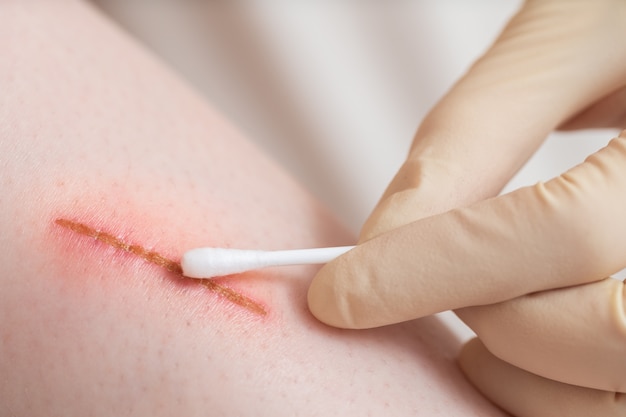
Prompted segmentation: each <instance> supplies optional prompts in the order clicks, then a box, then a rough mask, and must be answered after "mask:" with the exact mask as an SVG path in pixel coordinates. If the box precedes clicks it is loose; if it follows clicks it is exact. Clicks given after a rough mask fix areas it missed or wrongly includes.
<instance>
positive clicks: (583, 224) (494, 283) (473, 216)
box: [308, 0, 626, 417]
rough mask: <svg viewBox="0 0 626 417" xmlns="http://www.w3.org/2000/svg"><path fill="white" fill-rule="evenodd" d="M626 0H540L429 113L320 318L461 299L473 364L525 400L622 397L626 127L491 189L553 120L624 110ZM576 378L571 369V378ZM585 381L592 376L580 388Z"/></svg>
mask: <svg viewBox="0 0 626 417" xmlns="http://www.w3.org/2000/svg"><path fill="white" fill-rule="evenodd" d="M625 85H626V1H624V0H529V1H527V2H526V3H525V4H524V5H523V7H522V8H521V10H520V11H519V12H518V14H517V15H516V16H514V18H513V19H512V20H511V22H510V23H509V24H508V26H507V27H506V28H505V30H504V31H503V33H502V34H501V36H500V37H499V38H498V39H497V41H496V42H495V44H494V45H493V46H492V47H491V49H490V50H489V51H488V52H487V53H486V54H485V56H483V57H482V58H481V59H479V60H478V61H477V62H476V63H475V64H474V65H473V67H472V68H471V69H470V70H469V72H468V73H467V74H466V75H465V76H464V77H463V78H462V79H461V80H460V81H459V82H458V83H457V84H456V85H455V86H454V87H453V88H452V89H451V91H450V92H449V93H448V94H447V95H446V96H445V97H444V98H443V99H442V101H441V102H440V103H439V104H438V105H437V106H436V107H435V108H434V109H433V110H432V112H431V113H430V114H429V115H428V116H427V117H426V119H425V120H424V122H423V124H422V125H421V127H420V129H419V130H418V132H417V134H416V138H415V140H414V143H413V146H412V148H411V151H410V154H409V156H408V159H407V161H406V162H405V163H404V165H403V166H402V168H401V169H400V171H399V172H398V174H397V175H396V177H395V178H394V180H393V181H392V183H391V185H390V186H389V188H388V189H387V191H386V192H385V194H384V196H383V198H382V199H381V201H380V203H379V204H378V206H377V207H376V209H375V211H374V213H373V214H372V216H371V217H370V219H369V220H368V221H367V222H366V224H365V226H364V228H363V231H362V235H361V239H360V244H359V245H358V246H357V248H355V249H354V250H352V251H350V252H348V253H347V254H346V255H344V256H342V257H340V258H338V259H336V260H335V261H333V262H331V263H329V264H327V265H326V266H325V267H324V268H322V269H321V270H320V272H319V273H318V275H317V276H316V277H315V279H314V281H313V283H312V285H311V287H310V290H309V296H308V297H309V298H308V299H309V306H310V309H311V311H312V313H313V314H314V315H315V316H316V317H317V318H318V319H320V320H321V321H323V322H325V323H328V324H330V325H332V326H337V327H345V328H367V327H375V326H382V325H386V324H391V323H396V322H400V321H405V320H411V319H415V318H418V317H422V316H426V315H429V314H432V313H435V312H439V311H444V310H448V309H455V310H456V312H457V314H458V315H459V316H460V317H461V318H462V319H463V320H464V321H465V322H466V323H467V324H468V325H469V326H470V327H471V328H472V329H474V331H476V333H477V335H478V337H479V340H477V339H475V340H473V341H471V342H470V343H469V344H468V345H466V346H465V348H464V349H463V351H462V354H461V359H460V362H461V367H462V369H463V370H464V371H465V372H466V374H467V375H468V377H469V378H470V380H471V381H472V382H473V383H474V384H475V385H476V386H477V387H478V388H479V389H480V390H481V391H482V392H483V393H485V394H486V395H487V396H488V397H489V398H491V399H492V400H493V401H494V402H496V403H497V404H499V405H500V406H502V407H503V408H504V409H506V410H508V411H510V412H511V413H513V414H515V415H517V416H520V417H524V416H533V417H542V416H554V415H558V416H568V417H577V416H585V417H587V416H613V415H624V413H626V403H625V402H624V397H623V396H622V395H619V394H616V393H618V392H626V361H625V360H624V354H625V353H626V312H625V309H624V285H623V283H622V282H620V281H616V280H613V279H611V278H606V277H608V276H609V275H610V274H612V273H615V272H617V271H619V270H620V269H622V268H624V267H626V133H622V135H621V136H620V137H619V138H617V139H614V140H612V141H611V142H610V143H609V145H608V146H607V147H606V148H604V149H602V150H600V151H599V152H597V153H596V154H594V155H592V156H590V157H589V158H588V159H587V160H586V161H585V162H584V163H583V164H581V165H579V166H577V167H575V168H573V169H571V170H570V171H568V172H566V173H564V174H563V175H561V176H559V177H557V178H555V179H553V180H551V181H549V182H547V183H540V184H538V185H536V186H534V187H527V188H522V189H519V190H517V191H514V192H512V193H509V194H507V195H503V196H500V197H495V198H491V197H493V196H495V195H496V194H497V193H498V192H499V191H500V190H501V188H502V187H503V185H504V184H505V183H506V182H507V181H508V180H509V179H510V177H511V176H512V175H513V174H514V173H515V172H516V171H517V170H518V169H519V167H520V166H521V165H522V164H523V163H524V162H525V161H526V160H527V159H528V158H529V156H530V155H531V154H532V153H533V152H534V151H535V150H536V148H537V147H538V146H539V144H540V143H541V141H542V140H543V139H544V138H545V136H546V135H547V134H548V133H549V132H550V131H552V130H553V129H555V128H567V129H578V128H585V127H618V126H623V125H624V124H626V88H625ZM570 384H573V385H570ZM583 387H585V388H583Z"/></svg>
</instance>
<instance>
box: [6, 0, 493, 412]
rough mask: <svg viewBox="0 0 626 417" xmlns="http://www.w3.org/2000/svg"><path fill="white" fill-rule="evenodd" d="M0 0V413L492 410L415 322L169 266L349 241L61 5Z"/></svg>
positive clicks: (91, 23)
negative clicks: (330, 308) (332, 322)
mask: <svg viewBox="0 0 626 417" xmlns="http://www.w3.org/2000/svg"><path fill="white" fill-rule="evenodd" d="M18 4H19V5H18ZM0 8H1V9H2V10H1V13H0V39H2V41H0V42H1V43H0V48H1V51H0V52H1V55H2V56H3V58H2V66H1V67H0V88H1V89H2V91H3V95H4V99H3V100H2V101H0V155H1V156H0V169H1V174H0V181H1V183H2V195H1V196H0V211H1V212H2V213H3V215H2V216H0V230H1V233H0V249H1V250H0V257H1V258H0V259H1V262H2V265H4V270H3V272H2V274H1V275H0V281H1V283H2V292H0V317H1V318H0V332H1V333H0V334H1V337H2V338H1V340H2V344H1V345H0V374H2V375H3V378H2V379H1V380H0V411H1V413H0V414H8V413H9V411H10V412H12V413H13V414H14V415H18V416H20V415H38V414H41V413H42V412H44V411H43V410H45V412H46V413H47V414H48V415H60V414H63V415H85V414H88V413H90V412H91V413H95V414H97V413H98V412H99V413H101V414H102V415H174V414H177V415H200V414H205V413H206V412H207V411H209V410H211V412H212V414H214V415H240V414H245V415H247V414H258V413H259V412H261V411H260V410H262V413H263V414H266V415H279V414H281V413H284V414H285V415H293V414H295V413H296V412H301V413H309V411H310V414H316V413H319V414H324V415H330V414H334V413H335V414H341V415H345V414H347V413H354V414H364V413H365V411H370V412H373V413H375V414H376V413H377V414H381V413H383V410H392V411H390V413H391V414H393V415H402V414H410V415H419V414H420V413H421V414H423V415H428V416H433V415H436V414H434V413H435V411H434V410H442V411H441V412H442V413H443V414H445V415H448V416H450V415H468V412H470V413H472V412H475V413H476V415H482V416H484V415H498V412H497V411H495V410H494V409H492V408H491V407H490V406H489V405H488V404H487V403H486V402H484V400H482V399H481V398H480V397H479V396H478V395H477V394H476V393H475V392H474V391H472V390H471V388H469V386H468V385H466V383H465V382H464V381H463V379H462V378H461V377H460V374H459V373H458V371H457V370H456V368H455V367H454V365H453V364H452V362H451V360H450V356H451V355H452V353H453V352H454V351H455V350H456V348H457V345H456V341H455V340H453V339H452V338H451V337H450V336H449V335H448V334H447V332H446V331H445V329H443V328H442V327H441V326H440V325H439V324H438V322H436V321H435V320H424V321H422V322H419V323H411V324H405V325H402V326H395V327H388V328H383V329H378V330H372V331H367V332H359V333H352V332H344V331H339V330H335V329H329V328H327V327H325V326H323V325H321V324H319V323H318V322H316V321H315V320H314V319H313V318H312V317H311V316H310V314H309V312H308V310H307V307H306V300H305V295H306V289H307V286H308V284H309V281H310V279H311V277H312V274H313V273H314V272H315V270H314V269H312V268H309V267H289V268H284V269H280V270H278V269H274V270H266V271H260V272H253V273H249V274H246V275H244V276H238V277H231V278H224V279H221V280H218V281H217V282H218V284H219V285H221V287H207V286H206V285H201V284H199V283H198V282H197V281H193V280H189V279H187V278H184V277H182V276H181V274H180V273H179V270H178V269H177V267H176V262H177V261H178V259H179V258H180V255H181V253H182V252H183V251H184V250H185V249H188V248H191V247H194V246H198V245H218V246H233V247H243V248H246V247H248V248H264V249H273V248H296V247H314V246H324V245H339V244H347V243H350V241H351V237H350V236H348V235H347V233H345V232H344V231H343V229H342V228H341V227H340V226H338V225H337V224H336V223H335V222H334V221H333V220H332V219H331V217H330V216H329V215H328V214H327V213H326V212H325V211H324V210H323V209H322V208H320V206H319V205H318V204H317V203H316V202H315V201H313V200H312V199H311V198H310V197H309V196H308V195H307V194H306V193H305V192H303V191H302V190H301V189H300V188H299V187H298V186H297V185H296V184H295V183H293V182H292V181H291V180H290V179H289V178H288V177H286V176H285V175H284V174H283V172H282V171H280V170H279V169H277V168H275V166H274V165H272V164H271V163H270V162H268V160H266V159H265V158H263V157H262V156H261V155H260V154H259V153H258V152H257V150H256V149H254V148H253V147H252V146H251V145H249V144H247V143H246V142H245V141H244V140H242V138H241V137H240V135H239V134H238V133H237V132H236V131H235V130H233V129H232V128H231V127H230V126H229V125H228V124H227V123H226V122H225V121H224V120H222V119H221V118H220V117H219V116H217V115H216V114H215V113H214V112H213V111H211V109H209V108H207V106H206V105H205V104H204V103H203V102H202V101H201V100H199V99H198V98H197V97H196V96H195V95H194V94H193V93H191V92H190V91H189V90H188V89H187V88H186V87H185V86H184V85H182V84H181V83H179V82H178V81H177V80H176V78H175V77H173V76H172V75H171V74H170V73H168V71H166V70H164V69H163V68H161V66H160V65H158V63H156V62H155V61H154V60H153V59H152V58H151V57H149V56H147V55H145V54H144V53H143V52H141V50H140V48H137V47H136V46H135V45H133V43H132V41H130V40H129V39H127V38H126V37H124V36H123V35H121V34H119V33H118V32H116V31H115V30H113V29H112V28H111V27H110V25H109V24H107V23H106V22H104V21H102V20H101V18H99V17H98V16H97V15H95V14H93V13H92V12H91V11H90V10H88V9H87V8H85V7H84V6H83V5H81V4H80V3H74V2H69V1H68V2H65V1H60V0H59V1H55V2H46V1H38V2H37V1H33V2H26V3H24V4H22V3H20V2H6V3H4V4H3V5H2V6H0ZM156 254H158V255H156ZM237 297H241V298H237ZM242 300H244V301H242ZM246 300H247V301H246ZM416 393H417V394H416ZM449 396H454V397H455V402H454V403H452V402H450V401H449V399H448V397H449ZM346 404H350V405H346Z"/></svg>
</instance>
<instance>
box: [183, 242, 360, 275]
mask: <svg viewBox="0 0 626 417" xmlns="http://www.w3.org/2000/svg"><path fill="white" fill-rule="evenodd" d="M352 248H354V246H339V247H334V248H314V249H295V250H277V251H266V250H247V249H226V248H197V249H191V250H189V251H187V252H185V253H184V254H183V258H182V259H181V262H180V263H181V266H182V268H183V275H184V276H186V277H190V278H213V277H220V276H224V275H231V274H238V273H241V272H245V271H250V270H253V269H259V268H266V267H268V266H282V265H300V264H321V263H326V262H329V261H331V260H333V259H335V258H336V257H338V256H339V255H343V254H344V253H346V252H347V251H349V250H350V249H352Z"/></svg>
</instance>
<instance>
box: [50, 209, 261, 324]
mask: <svg viewBox="0 0 626 417" xmlns="http://www.w3.org/2000/svg"><path fill="white" fill-rule="evenodd" d="M54 223H55V224H56V225H58V226H61V227H64V228H66V229H69V230H71V231H72V232H74V233H78V234H80V235H83V236H86V237H90V238H92V239H95V240H97V241H99V242H102V243H103V244H105V245H108V246H111V247H113V248H115V249H117V250H120V251H124V252H127V253H130V254H132V255H134V256H136V257H137V258H140V259H143V260H144V261H146V262H149V263H151V264H154V265H157V266H159V267H161V268H163V269H165V270H166V271H168V272H170V273H172V274H174V275H176V276H177V277H179V278H183V279H186V280H189V281H193V282H195V283H197V284H198V285H202V286H203V287H205V288H206V289H208V290H209V291H211V292H212V293H214V294H217V295H218V296H220V297H222V298H224V299H226V300H228V301H230V302H232V303H234V304H237V305H238V306H240V307H243V308H245V309H247V310H249V311H250V312H252V313H254V314H257V315H260V316H265V315H266V314H267V311H266V310H265V308H264V307H263V306H262V305H261V304H259V303H258V302H256V301H254V300H253V299H251V298H249V297H247V296H245V295H243V294H241V293H239V292H237V291H235V290H233V289H232V288H229V287H227V286H225V285H222V284H218V283H217V282H215V281H213V280H206V279H198V278H190V277H186V276H184V275H183V269H182V267H181V265H180V262H177V261H174V260H172V259H169V258H167V257H166V256H163V255H161V254H160V253H158V252H155V251H151V250H148V249H146V248H144V247H143V246H141V245H138V244H136V243H129V242H126V241H124V240H123V239H120V238H119V237H117V236H114V235H112V234H111V233H108V232H105V231H102V230H98V229H95V228H93V227H91V226H88V225H86V224H84V223H79V222H75V221H72V220H68V219H62V218H59V219H56V220H55V221H54Z"/></svg>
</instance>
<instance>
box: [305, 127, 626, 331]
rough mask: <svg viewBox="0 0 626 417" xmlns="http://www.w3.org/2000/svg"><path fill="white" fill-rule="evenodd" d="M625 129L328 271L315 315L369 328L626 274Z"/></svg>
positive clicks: (364, 247)
mask: <svg viewBox="0 0 626 417" xmlns="http://www.w3.org/2000/svg"><path fill="white" fill-rule="evenodd" d="M625 190H626V131H624V132H622V135H621V136H620V137H619V138H617V139H614V140H612V141H611V142H610V143H609V145H608V146H607V147H605V148H603V149H601V150H600V151H598V152H597V153H596V154H594V155H592V156H590V157H589V158H587V160H586V161H585V162H584V163H583V164H581V165H579V166H577V167H575V168H572V169H571V170H570V171H568V172H566V173H565V174H563V175H561V176H559V177H557V178H555V179H553V180H551V181H549V182H547V183H545V184H542V183H540V184H538V185H536V186H534V187H527V188H522V189H519V190H517V191H515V192H512V193H510V194H507V195H504V196H501V197H497V198H493V199H490V200H486V201H483V202H481V203H478V204H475V205H473V206H470V207H466V208H461V209H456V210H452V211H449V212H447V213H444V214H440V215H436V216H432V217H429V218H426V219H423V220H420V221H417V222H414V223H411V224H409V225H406V226H403V227H400V228H397V229H395V230H392V231H391V232H388V233H385V234H383V235H381V236H379V237H377V238H374V239H371V240H369V241H367V242H365V243H363V244H361V245H359V246H357V247H356V248H355V249H354V250H352V251H350V252H348V253H347V254H346V255H344V256H342V257H340V258H338V259H336V260H334V261H333V262H330V263H328V264H326V265H325V266H324V267H323V268H322V269H321V270H320V271H319V272H318V274H317V276H316V277H315V279H314V280H313V283H312V284H311V287H310V288H309V294H308V300H309V307H310V309H311V312H312V313H313V314H314V315H315V316H316V317H317V318H318V319H319V320H321V321H323V322H325V323H328V324H330V325H333V326H336V327H348V328H367V327H375V326H381V325H385V324H391V323H396V322H401V321H406V320H410V319H415V318H418V317H422V316H426V315H429V314H432V313H435V312H438V311H444V310H448V309H456V308H460V307H466V306H472V305H484V304H492V303H496V302H499V301H504V300H507V299H511V298H515V297H518V296H520V295H523V294H526V293H530V292H535V291H541V290H547V289H552V288H559V287H566V286H571V285H575V284H581V283H587V282H592V281H597V280H600V279H603V278H604V277H606V276H609V275H610V274H612V273H614V272H616V271H619V270H621V269H623V268H624V267H625V266H626V252H624V248H625V247H626V219H625V217H624V211H625V210H626V192H625Z"/></svg>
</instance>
